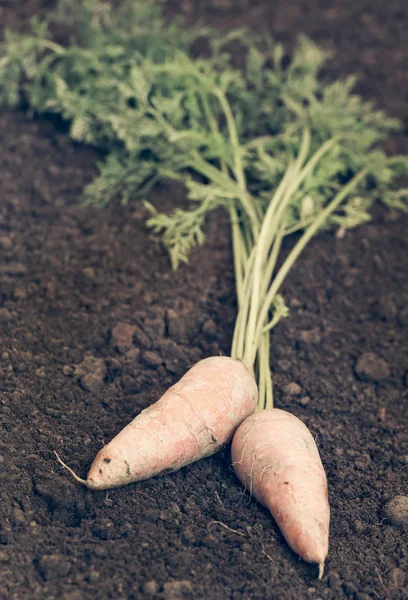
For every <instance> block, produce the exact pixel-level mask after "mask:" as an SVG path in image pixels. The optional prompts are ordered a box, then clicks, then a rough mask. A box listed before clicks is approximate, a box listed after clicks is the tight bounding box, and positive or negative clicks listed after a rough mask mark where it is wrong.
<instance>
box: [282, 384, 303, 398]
mask: <svg viewBox="0 0 408 600" xmlns="http://www.w3.org/2000/svg"><path fill="white" fill-rule="evenodd" d="M283 391H284V392H285V394H286V395H287V396H300V394H301V393H302V388H301V387H300V385H299V384H297V383H295V382H294V381H292V382H291V383H288V384H287V385H285V387H284V388H283Z"/></svg>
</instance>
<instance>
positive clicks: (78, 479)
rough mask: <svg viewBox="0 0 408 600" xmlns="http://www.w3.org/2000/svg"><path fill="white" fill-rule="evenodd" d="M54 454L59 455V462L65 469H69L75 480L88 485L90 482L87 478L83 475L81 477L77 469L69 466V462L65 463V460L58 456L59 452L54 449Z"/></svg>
mask: <svg viewBox="0 0 408 600" xmlns="http://www.w3.org/2000/svg"><path fill="white" fill-rule="evenodd" d="M54 454H55V456H56V457H57V460H58V462H59V463H60V464H61V465H62V466H63V467H64V469H66V470H67V471H69V472H70V473H71V475H72V477H73V478H74V479H75V481H78V483H82V485H85V486H86V487H89V486H88V482H87V481H86V480H85V479H82V478H81V477H79V476H78V475H77V474H76V473H75V471H73V470H72V469H71V467H69V466H68V465H67V464H65V463H64V461H63V460H62V459H61V458H60V457H59V456H58V453H57V452H56V451H55V450H54Z"/></svg>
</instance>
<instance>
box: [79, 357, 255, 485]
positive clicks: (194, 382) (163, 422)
mask: <svg viewBox="0 0 408 600" xmlns="http://www.w3.org/2000/svg"><path fill="white" fill-rule="evenodd" d="M257 399H258V390H257V385H256V382H255V379H254V376H253V374H252V373H251V372H250V371H249V370H248V369H247V368H246V367H245V366H244V364H243V363H242V362H241V361H240V360H235V359H232V358H229V357H211V358H207V359H204V360H202V361H200V362H198V363H197V364H196V365H194V366H193V367H192V368H191V369H190V370H189V371H188V372H187V373H186V374H185V375H184V376H183V377H182V378H181V379H180V381H178V383H176V384H175V385H174V386H173V387H171V388H170V389H169V390H167V391H166V392H165V394H164V395H163V396H162V397H161V398H160V400H158V402H156V403H155V404H153V405H152V406H150V407H149V408H146V409H145V410H144V411H142V412H141V413H140V414H139V415H138V416H137V417H136V418H135V419H134V420H133V421H132V422H131V423H129V425H127V426H126V427H125V428H124V429H123V430H122V431H121V432H120V433H119V434H118V435H117V436H116V437H115V438H114V439H113V440H112V441H111V442H110V443H109V444H107V445H106V446H105V447H104V448H102V450H101V451H100V452H99V453H98V455H97V456H96V458H95V460H94V462H93V463H92V466H91V468H90V470H89V473H88V477H87V480H86V485H87V486H88V487H89V488H92V489H108V488H112V487H117V486H120V485H125V484H128V483H131V482H133V481H140V480H142V479H147V478H149V477H153V476H154V475H158V474H160V473H164V472H168V471H174V470H177V469H180V468H181V467H183V466H185V465H187V464H189V463H191V462H194V461H196V460H199V459H200V458H204V457H206V456H210V455H212V454H214V453H215V452H217V451H218V450H219V449H220V448H221V447H222V446H224V445H225V444H226V443H227V442H229V441H230V439H231V437H232V435H233V434H234V432H235V430H236V429H237V427H238V426H239V424H240V423H241V422H242V421H243V420H244V419H245V418H246V417H247V416H249V415H250V414H251V413H252V412H253V411H254V410H255V407H256V403H257Z"/></svg>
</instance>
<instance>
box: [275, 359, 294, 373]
mask: <svg viewBox="0 0 408 600" xmlns="http://www.w3.org/2000/svg"><path fill="white" fill-rule="evenodd" d="M291 366H292V363H291V362H290V360H288V359H287V358H282V359H281V360H278V367H279V369H280V370H281V371H283V372H284V373H286V371H290V368H291Z"/></svg>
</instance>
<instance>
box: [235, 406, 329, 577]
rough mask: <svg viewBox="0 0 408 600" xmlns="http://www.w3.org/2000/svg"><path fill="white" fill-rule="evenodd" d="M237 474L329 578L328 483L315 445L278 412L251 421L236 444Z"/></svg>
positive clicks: (291, 542)
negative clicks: (327, 558)
mask: <svg viewBox="0 0 408 600" xmlns="http://www.w3.org/2000/svg"><path fill="white" fill-rule="evenodd" d="M232 461H233V467H234V470H235V473H236V474H237V476H238V478H239V479H240V481H242V483H243V484H244V485H245V487H246V488H247V489H248V490H249V491H250V493H251V494H253V495H254V496H255V498H256V499H257V500H258V501H259V502H260V503H261V504H262V505H263V506H265V507H266V508H268V509H269V510H270V512H271V513H272V516H273V517H274V519H275V521H276V522H277V524H278V525H279V528H280V530H281V532H282V534H283V536H284V538H285V539H286V541H287V542H288V544H289V546H290V547H291V548H292V550H294V551H295V552H296V553H297V554H299V556H301V557H302V558H303V560H305V561H306V562H309V563H317V564H318V565H319V578H321V577H322V576H323V569H324V562H325V560H326V557H327V553H328V546H329V521H330V508H329V503H328V493H327V480H326V475H325V472H324V469H323V465H322V463H321V460H320V456H319V452H318V450H317V447H316V444H315V441H314V439H313V437H312V435H311V433H310V431H309V430H308V428H307V427H306V426H305V425H304V423H302V421H300V420H299V419H298V418H297V417H295V416H294V415H292V414H290V413H288V412H286V411H283V410H279V409H277V408H273V409H265V410H262V411H260V412H257V413H255V414H254V415H252V416H250V417H248V418H247V419H246V420H245V421H244V422H243V423H242V424H241V425H240V427H239V428H238V430H237V432H236V433H235V435H234V438H233V441H232Z"/></svg>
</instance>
